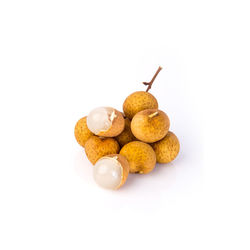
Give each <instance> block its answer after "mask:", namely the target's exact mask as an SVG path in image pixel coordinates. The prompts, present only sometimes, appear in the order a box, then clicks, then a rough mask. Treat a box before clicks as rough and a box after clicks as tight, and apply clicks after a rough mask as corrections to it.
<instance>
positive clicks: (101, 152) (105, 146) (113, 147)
mask: <svg viewBox="0 0 250 250" xmlns="http://www.w3.org/2000/svg"><path fill="white" fill-rule="evenodd" d="M119 150H120V146H119V144H118V142H117V141H116V140H115V139H114V138H99V137H97V136H91V137H90V138H89V139H88V140H87V141H86V143H85V153H86V155H87V157H88V159H89V161H90V162H91V163H92V164H93V165H95V163H96V162H97V161H98V160H99V159H100V158H102V157H103V156H106V155H110V154H117V153H119Z"/></svg>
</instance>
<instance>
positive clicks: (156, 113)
mask: <svg viewBox="0 0 250 250" xmlns="http://www.w3.org/2000/svg"><path fill="white" fill-rule="evenodd" d="M158 114H159V113H158V111H156V112H154V113H152V114H151V115H149V116H148V117H149V118H153V117H155V116H157V115H158Z"/></svg>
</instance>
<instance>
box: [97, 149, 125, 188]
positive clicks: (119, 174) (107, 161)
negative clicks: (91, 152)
mask: <svg viewBox="0 0 250 250" xmlns="http://www.w3.org/2000/svg"><path fill="white" fill-rule="evenodd" d="M93 174H94V179H95V181H96V183H97V184H98V185H100V186H101V187H103V188H109V189H118V188H120V187H121V186H122V185H123V184H124V183H125V182H126V180H127V178H128V174H129V163H128V161H127V159H126V158H125V157H124V156H122V155H120V154H113V155H107V156H104V157H102V158H101V159H99V160H98V161H97V163H96V164H95V166H94V172H93Z"/></svg>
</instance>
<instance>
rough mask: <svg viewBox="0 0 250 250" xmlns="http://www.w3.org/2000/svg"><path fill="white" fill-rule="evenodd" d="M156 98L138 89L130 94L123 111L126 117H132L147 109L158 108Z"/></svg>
mask: <svg viewBox="0 0 250 250" xmlns="http://www.w3.org/2000/svg"><path fill="white" fill-rule="evenodd" d="M157 108H158V102H157V100H156V98H155V97H154V96H153V95H152V94H150V93H148V92H145V91H137V92H134V93H132V94H131V95H129V96H128V97H127V98H126V100H125V101H124V103H123V112H124V114H125V116H126V117H128V118H129V119H132V118H133V117H134V115H135V114H136V113H138V112H140V111H142V110H145V109H157Z"/></svg>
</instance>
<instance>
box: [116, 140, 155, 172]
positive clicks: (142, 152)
mask: <svg viewBox="0 0 250 250" xmlns="http://www.w3.org/2000/svg"><path fill="white" fill-rule="evenodd" d="M120 154H121V155H123V156H125V157H126V158H127V160H128V162H129V171H130V173H140V174H147V173H149V172H151V171H152V170H153V169H154V167H155V164H156V156H155V152H154V150H153V149H152V147H151V146H150V145H148V144H146V143H144V142H140V141H133V142H130V143H128V144H126V145H125V146H124V147H123V148H122V149H121V151H120Z"/></svg>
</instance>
